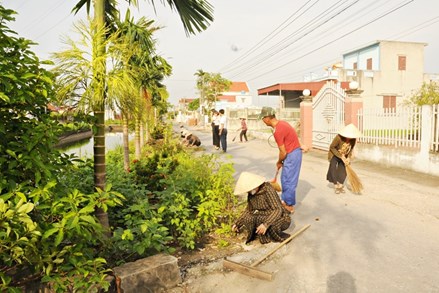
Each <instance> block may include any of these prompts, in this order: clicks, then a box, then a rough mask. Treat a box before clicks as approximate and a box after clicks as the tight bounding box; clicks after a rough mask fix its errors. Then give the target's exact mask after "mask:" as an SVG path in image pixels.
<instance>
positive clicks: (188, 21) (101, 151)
mask: <svg viewBox="0 0 439 293" xmlns="http://www.w3.org/2000/svg"><path fill="white" fill-rule="evenodd" d="M126 1H127V2H128V3H129V4H133V5H137V4H138V1H137V0H126ZM163 2H164V3H166V4H167V5H169V7H170V8H171V9H172V10H176V11H177V12H178V14H179V16H180V19H181V21H182V23H183V27H184V30H185V32H186V34H187V35H189V34H195V33H196V32H201V31H203V30H205V29H206V28H207V27H208V25H209V23H210V22H212V21H213V15H212V13H213V7H212V6H211V5H210V4H209V3H208V2H206V1H204V0H166V1H163ZM93 3H94V19H95V21H96V24H97V28H96V30H97V31H100V30H103V29H104V28H106V27H110V25H111V24H112V19H115V18H116V17H117V16H118V10H117V4H118V3H117V0H94V1H93ZM151 3H152V4H153V5H154V1H153V0H151ZM91 4H92V0H80V1H79V2H78V3H77V4H76V5H75V7H74V8H73V11H74V12H78V11H79V10H80V9H82V7H84V6H86V7H87V11H88V12H89V11H90V7H91ZM104 44H105V35H102V36H101V38H100V40H98V42H97V43H96V47H94V49H93V52H94V54H93V59H94V66H93V80H94V84H96V85H98V84H101V83H102V82H104V81H105V75H106V63H105V58H102V56H104V55H105V50H106V48H105V46H104ZM105 88H106V86H105V84H104V85H103V86H102V87H99V88H96V89H95V90H94V92H93V99H94V100H96V101H97V103H95V104H96V107H94V108H93V112H94V115H95V117H96V123H95V129H96V131H95V133H94V148H93V150H94V152H93V156H94V165H95V166H94V170H95V171H94V172H95V174H94V183H95V187H96V188H100V189H104V188H105V176H106V171H105V124H104V123H105V105H106V101H105V100H106V93H105ZM96 216H97V217H98V219H99V221H100V223H101V224H102V226H103V227H104V228H107V229H108V228H109V222H108V215H107V214H106V213H105V211H103V210H96Z"/></svg>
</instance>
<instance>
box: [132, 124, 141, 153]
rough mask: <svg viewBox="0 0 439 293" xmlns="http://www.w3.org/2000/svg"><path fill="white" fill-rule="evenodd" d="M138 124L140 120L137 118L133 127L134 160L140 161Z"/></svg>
mask: <svg viewBox="0 0 439 293" xmlns="http://www.w3.org/2000/svg"><path fill="white" fill-rule="evenodd" d="M140 123H141V120H140V119H139V118H136V124H135V127H134V143H135V146H136V159H137V160H140V155H141V150H142V149H141V146H140Z"/></svg>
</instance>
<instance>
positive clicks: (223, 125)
mask: <svg viewBox="0 0 439 293" xmlns="http://www.w3.org/2000/svg"><path fill="white" fill-rule="evenodd" d="M219 117H220V119H219V136H220V142H221V148H222V150H223V152H224V153H225V152H227V117H226V115H224V109H221V110H219Z"/></svg>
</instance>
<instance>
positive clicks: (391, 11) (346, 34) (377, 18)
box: [249, 0, 414, 80]
mask: <svg viewBox="0 0 439 293" xmlns="http://www.w3.org/2000/svg"><path fill="white" fill-rule="evenodd" d="M413 1H414V0H410V1H407V2H406V3H403V4H401V5H400V6H398V7H396V8H394V9H392V10H390V11H388V12H386V13H384V14H383V15H381V16H379V17H376V18H374V19H373V20H371V21H369V22H367V23H366V24H364V25H361V26H359V27H357V28H355V29H353V30H351V31H349V32H347V33H345V34H343V35H341V36H340V37H338V38H336V39H334V40H332V41H330V42H327V43H325V44H324V45H322V46H319V47H317V48H316V49H313V50H311V51H309V52H307V53H306V54H304V55H302V56H299V57H297V58H295V59H293V60H291V61H289V62H286V63H284V64H282V65H280V66H278V67H276V68H274V69H272V70H270V71H268V72H265V73H263V74H259V75H257V76H255V77H253V78H251V79H249V80H255V79H257V78H258V77H261V76H263V75H265V74H267V73H270V72H273V71H275V70H278V69H280V68H282V67H285V66H287V65H289V64H291V63H293V62H295V61H297V60H300V59H302V58H304V57H306V56H308V55H310V54H312V53H314V52H316V51H318V50H320V49H322V48H324V47H326V46H328V45H330V44H332V43H334V42H336V41H338V40H341V39H343V38H344V37H346V36H348V35H350V34H352V33H354V32H356V31H358V30H360V29H362V28H364V27H366V26H368V25H370V24H372V23H374V22H376V21H377V20H379V19H381V18H383V17H385V16H387V15H389V14H391V13H393V12H395V11H397V10H399V9H401V8H402V7H405V6H407V5H408V4H410V3H411V2H413Z"/></svg>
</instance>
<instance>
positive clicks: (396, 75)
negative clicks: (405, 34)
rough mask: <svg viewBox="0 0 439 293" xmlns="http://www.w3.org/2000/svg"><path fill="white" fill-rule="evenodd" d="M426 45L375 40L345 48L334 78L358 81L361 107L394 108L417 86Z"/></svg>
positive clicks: (422, 69) (422, 67)
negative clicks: (348, 50) (360, 92)
mask: <svg viewBox="0 0 439 293" xmlns="http://www.w3.org/2000/svg"><path fill="white" fill-rule="evenodd" d="M426 45H427V44H425V43H414V42H399V41H376V42H374V43H372V44H370V45H368V46H365V47H362V48H360V49H357V50H354V51H350V52H347V53H345V54H343V61H342V64H343V67H342V68H340V69H339V71H338V80H341V81H357V82H358V85H359V88H360V89H361V90H363V93H362V95H361V96H362V97H363V105H364V107H373V108H375V107H381V106H382V107H383V108H394V107H396V106H397V105H399V104H401V103H402V102H403V101H404V100H406V99H407V98H408V97H410V96H411V95H412V94H413V92H414V91H416V90H417V89H419V88H420V87H421V85H422V83H423V81H424V47H425V46H426Z"/></svg>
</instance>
